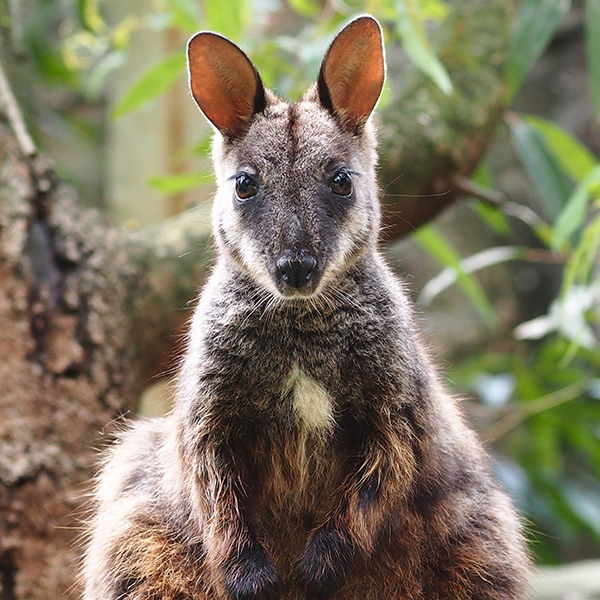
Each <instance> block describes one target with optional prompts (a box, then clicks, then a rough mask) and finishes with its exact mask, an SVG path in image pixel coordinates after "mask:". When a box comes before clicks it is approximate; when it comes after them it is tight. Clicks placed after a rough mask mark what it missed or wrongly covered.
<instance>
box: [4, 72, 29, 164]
mask: <svg viewBox="0 0 600 600" xmlns="http://www.w3.org/2000/svg"><path fill="white" fill-rule="evenodd" d="M0 108H2V109H3V112H4V113H5V114H6V116H7V117H8V122H9V124H10V127H11V129H12V130H13V133H14V134H15V137H16V138H17V143H18V144H19V148H20V149H21V152H22V153H23V154H24V155H25V156H28V157H33V156H35V155H36V154H37V148H36V146H35V144H34V143H33V140H32V139H31V136H30V135H29V132H28V131H27V126H26V125H25V120H24V119H23V114H22V113H21V109H20V108H19V105H18V104H17V101H16V99H15V96H14V94H13V92H12V90H11V88H10V84H9V83H8V79H7V77H6V75H5V73H4V69H3V68H2V63H1V62H0Z"/></svg>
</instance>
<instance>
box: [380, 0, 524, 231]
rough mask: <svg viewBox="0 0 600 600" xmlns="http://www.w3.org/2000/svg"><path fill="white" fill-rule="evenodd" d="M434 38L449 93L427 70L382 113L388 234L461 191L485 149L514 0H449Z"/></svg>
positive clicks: (498, 98)
mask: <svg viewBox="0 0 600 600" xmlns="http://www.w3.org/2000/svg"><path fill="white" fill-rule="evenodd" d="M449 4H450V14H449V16H448V18H447V20H446V22H444V23H443V24H442V25H441V26H440V28H439V30H438V31H437V32H436V35H435V39H436V42H437V44H436V45H437V48H438V53H439V56H440V58H441V60H442V62H443V63H444V65H445V67H446V69H447V70H448V73H449V75H450V78H451V80H452V83H453V85H454V93H453V94H452V95H450V96H445V95H444V94H443V93H442V92H441V91H440V90H439V89H438V88H437V86H436V85H435V84H434V83H433V82H432V81H431V80H430V79H429V78H427V77H426V76H425V75H422V74H420V73H418V72H416V71H413V72H411V73H410V74H409V75H408V76H407V81H406V83H405V85H404V88H403V90H402V93H401V94H400V96H399V98H398V99H397V100H396V101H394V102H392V103H391V105H390V106H388V107H387V108H386V110H385V111H384V112H383V113H382V114H381V127H380V132H379V138H380V144H381V149H380V154H381V170H380V179H381V182H382V185H383V192H384V195H383V201H384V209H385V215H386V232H387V238H388V239H393V238H396V237H401V236H404V235H406V234H409V233H410V232H412V231H414V230H415V229H416V228H417V227H419V226H420V225H422V224H424V223H426V222H428V221H429V220H431V219H433V218H434V217H435V216H436V215H437V214H439V212H441V211H442V210H444V209H445V208H446V207H448V206H450V205H451V204H452V203H454V202H455V201H456V199H457V198H458V197H460V196H461V192H460V190H459V189H457V186H456V184H455V181H456V176H457V175H462V176H468V175H470V174H471V172H472V171H473V170H474V169H475V167H476V166H477V163H478V162H479V160H480V159H481V158H482V157H483V155H484V154H485V152H486V150H487V149H488V147H489V145H490V143H491V141H492V139H493V137H494V133H495V130H496V128H497V126H498V124H499V123H500V122H501V120H502V117H503V114H504V111H505V108H506V105H505V98H506V93H505V84H504V65H505V62H506V57H507V46H508V30H509V26H510V22H511V17H512V14H513V9H514V7H513V2H512V0H452V1H451V2H450V3H449Z"/></svg>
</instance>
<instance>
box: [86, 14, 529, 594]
mask: <svg viewBox="0 0 600 600" xmlns="http://www.w3.org/2000/svg"><path fill="white" fill-rule="evenodd" d="M189 69H190V85H191V89H192V94H193V96H194V98H195V100H196V102H197V104H198V105H199V107H200V108H201V109H202V111H203V112H204V114H205V115H206V117H207V118H208V119H209V120H210V121H211V122H212V123H213V125H214V126H215V127H216V129H217V133H216V139H215V143H214V150H213V155H214V162H215V171H216V175H217V184H218V191H217V194H216V198H215V206H214V213H213V215H214V232H215V236H216V238H217V241H218V246H219V257H218V261H217V264H216V265H215V268H214V270H213V272H212V274H211V276H210V278H209V280H208V281H207V283H206V285H205V288H204V290H203V292H202V294H201V298H200V301H199V302H198V305H197V308H196V310H195V312H194V317H193V319H192V323H191V328H190V333H189V336H188V347H187V350H186V353H185V356H184V359H183V361H182V366H181V370H180V374H179V378H178V386H177V393H176V399H175V408H174V411H173V413H172V414H170V415H169V416H167V417H165V418H163V419H153V420H147V421H144V422H138V423H136V424H134V425H133V426H132V427H131V429H130V430H129V431H128V432H125V433H124V434H123V435H122V437H121V439H120V441H119V443H117V444H115V445H114V447H113V448H111V450H110V452H109V453H108V457H107V461H106V464H105V465H104V467H103V470H102V473H101V474H100V476H99V480H98V484H97V487H96V504H97V511H96V515H95V517H94V521H93V523H92V526H91V528H90V529H91V530H90V535H89V538H90V539H89V543H88V549H87V553H86V562H85V568H84V579H85V582H86V583H85V587H86V589H85V600H157V599H160V600H321V599H328V598H332V599H334V600H524V598H525V597H526V591H525V590H526V586H525V583H524V582H525V580H526V573H527V569H528V558H527V552H526V551H525V549H524V543H523V539H522V535H521V531H520V526H519V523H518V520H517V518H516V516H515V514H514V512H513V510H512V508H511V506H510V503H509V501H508V499H507V497H506V496H505V495H504V494H503V493H502V491H500V490H499V489H498V487H497V485H496V484H495V483H494V481H493V479H492V478H491V475H490V470H489V467H488V464H487V458H486V456H485V453H484V452H483V449H482V448H481V446H480V444H479V442H478V441H477V439H476V437H475V435H474V434H473V433H472V432H471V431H469V430H468V429H467V427H466V426H465V425H464V423H463V420H462V418H461V415H460V413H459V411H458V410H457V408H456V406H455V402H454V401H453V399H452V398H451V397H450V396H449V395H448V393H447V392H446V390H445V389H444V387H443V386H442V385H441V384H440V382H439V381H438V377H437V375H436V371H435V369H434V367H433V366H432V365H431V363H430V361H429V358H428V356H427V353H426V351H425V350H424V349H423V347H422V345H421V343H420V340H419V334H418V331H417V326H416V325H415V323H414V321H413V318H412V312H411V308H410V303H409V301H408V298H407V296H406V294H405V293H404V290H403V287H402V284H401V283H400V282H399V281H398V280H397V279H396V277H395V276H394V275H393V274H392V273H391V272H390V270H389V269H388V268H387V267H386V265H385V263H384V261H383V259H382V257H381V256H380V255H379V253H378V251H377V247H376V238H377V232H378V228H379V205H378V202H377V195H378V189H377V184H376V181H375V164H376V155H375V137H374V135H373V131H372V128H371V124H370V123H369V116H370V114H371V112H372V110H373V108H374V106H375V104H376V102H377V99H378V97H379V94H380V92H381V87H382V85H383V80H384V76H385V68H384V56H383V46H382V38H381V30H380V28H379V25H378V24H377V22H376V21H375V20H374V19H372V18H371V17H367V16H365V17H360V18H358V19H356V20H354V21H352V22H351V23H350V24H349V25H347V26H346V27H345V28H344V29H342V31H341V32H340V33H339V34H338V36H337V37H336V38H335V39H334V41H333V42H332V44H331V46H330V48H329V50H328V51H327V54H326V56H325V58H324V60H323V64H322V66H321V71H320V73H319V77H318V79H317V82H316V83H315V85H314V86H313V87H312V88H310V89H309V90H308V91H307V92H306V94H305V95H304V97H303V98H301V99H300V100H299V101H298V102H296V103H295V104H288V103H286V102H284V101H283V100H280V99H278V98H277V97H275V95H274V94H272V93H271V92H270V91H269V90H266V89H265V88H264V87H263V85H262V83H261V81H260V77H259V75H258V73H257V71H256V69H255V68H254V66H253V65H252V63H251V62H250V60H249V59H248V57H247V56H246V55H245V54H244V53H243V52H242V51H241V50H239V49H238V48H237V47H236V46H235V45H234V44H232V43H231V42H229V41H228V40H226V39H225V38H223V37H221V36H219V35H216V34H213V33H206V32H205V33H200V34H198V35H196V36H195V37H193V38H192V40H191V41H190V44H189Z"/></svg>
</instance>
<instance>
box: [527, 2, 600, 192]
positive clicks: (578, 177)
mask: <svg viewBox="0 0 600 600" xmlns="http://www.w3.org/2000/svg"><path fill="white" fill-rule="evenodd" d="M599 1H600V0H599ZM522 119H523V121H524V122H525V123H527V125H529V126H530V127H531V128H533V129H535V130H536V131H538V132H539V133H540V135H542V136H543V138H544V141H545V142H546V144H547V145H548V147H549V148H550V150H552V152H553V153H554V155H555V156H556V158H557V159H558V162H559V163H560V166H561V167H562V168H563V169H564V170H565V171H566V172H567V173H568V174H569V175H570V176H571V177H572V178H573V179H574V180H575V181H577V182H581V181H582V180H583V179H584V177H586V176H587V175H588V174H589V172H590V171H591V170H592V169H593V168H594V167H595V166H596V165H597V164H598V159H597V158H596V157H595V156H594V155H593V154H592V153H591V152H590V151H589V150H588V149H587V148H586V147H585V146H584V145H583V144H582V143H581V142H580V141H579V140H578V139H576V138H575V137H574V136H572V135H571V134H570V133H568V132H567V131H565V130H564V129H563V128H562V127H559V126H558V125H557V124H556V123H552V122H550V121H546V119H542V118H541V117H535V116H532V115H523V116H522Z"/></svg>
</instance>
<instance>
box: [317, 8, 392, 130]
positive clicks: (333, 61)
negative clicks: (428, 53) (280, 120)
mask: <svg viewBox="0 0 600 600" xmlns="http://www.w3.org/2000/svg"><path fill="white" fill-rule="evenodd" d="M384 80H385V55H384V49H383V36H382V33H381V27H380V26H379V23H378V22H377V21H376V20H375V19H374V18H373V17H370V16H366V15H365V16H363V17H358V18H357V19H354V21H351V22H350V23H349V24H348V25H346V27H344V29H342V30H341V31H340V32H339V33H338V35H337V36H336V37H335V39H334V40H333V42H331V45H330V46H329V48H328V50H327V53H326V54H325V58H324V59H323V63H322V64H321V70H320V72H319V78H318V80H317V88H318V93H319V99H320V101H321V104H322V105H323V106H324V107H325V108H326V109H327V110H329V111H330V112H331V113H332V114H333V115H334V116H335V117H337V119H338V120H339V122H340V124H341V125H342V126H343V127H345V128H347V129H349V130H350V131H351V132H353V133H354V132H356V131H359V130H360V129H361V128H362V126H363V125H364V124H365V122H366V121H367V119H368V118H369V115H370V114H371V112H372V111H373V109H374V108H375V105H376V104H377V100H379V95H380V94H381V89H382V88H383V82H384Z"/></svg>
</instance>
